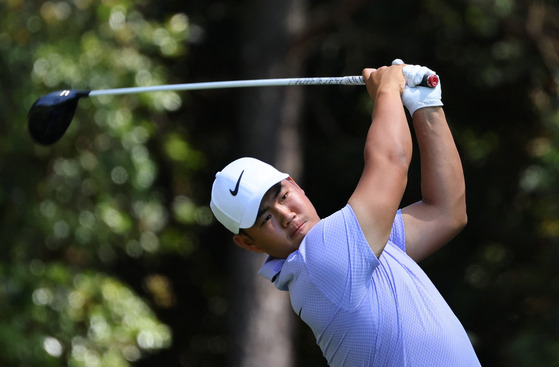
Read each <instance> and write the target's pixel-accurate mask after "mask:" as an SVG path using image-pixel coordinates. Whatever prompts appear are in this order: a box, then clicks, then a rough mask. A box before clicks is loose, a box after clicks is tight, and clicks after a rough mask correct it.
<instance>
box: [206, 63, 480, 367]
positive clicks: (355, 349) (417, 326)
mask: <svg viewBox="0 0 559 367" xmlns="http://www.w3.org/2000/svg"><path fill="white" fill-rule="evenodd" d="M393 64H395V65H392V66H390V67H381V68H379V69H364V70H363V78H364V80H365V83H366V87H367V91H368V93H369V96H370V97H371V99H372V100H373V101H374V107H373V112H372V123H371V126H370V128H369V131H368V134H367V139H366V143H365V149H364V161H365V164H364V168H363V173H362V176H361V178H360V180H359V182H358V184H357V187H356V188H355V191H354V192H353V194H352V195H351V197H350V198H349V200H348V204H347V205H346V206H345V207H344V208H343V209H341V210H339V211H338V212H336V213H334V214H332V215H331V216H329V217H327V218H324V219H321V218H319V216H318V214H317V212H316V210H315V209H314V206H313V205H312V203H311V202H310V200H309V199H308V198H307V196H306V195H305V193H304V191H303V190H302V189H301V188H300V187H299V186H298V185H297V184H296V183H295V182H294V181H293V180H292V179H291V178H290V177H289V176H288V175H287V174H284V173H281V172H279V171H277V170H276V169H275V168H273V167H271V166H269V165H267V164H265V163H263V162H261V161H258V160H255V159H253V158H241V159H239V160H236V161H234V162H232V163H230V164H229V165H228V166H227V167H225V168H224V169H223V170H222V171H221V172H218V173H217V175H216V179H215V181H214V184H213V188H212V199H211V203H210V206H211V208H212V211H213V213H214V214H215V216H216V218H217V219H218V220H219V221H220V222H221V223H222V224H223V225H224V226H225V227H226V228H228V229H229V230H230V231H231V232H233V233H234V235H233V240H234V242H235V243H236V244H237V245H238V246H240V247H242V248H245V249H247V250H250V251H253V252H265V253H267V254H269V258H268V260H267V261H266V263H265V264H264V265H263V267H262V269H261V270H260V274H261V275H263V276H264V277H266V278H268V279H269V280H271V281H272V282H274V284H275V286H276V287H277V288H278V289H280V290H286V291H289V293H290V298H291V304H292V307H293V309H294V310H295V312H296V313H297V314H298V315H299V317H300V318H301V319H302V320H303V321H304V322H305V323H306V324H308V325H309V326H310V327H311V329H312V330H313V332H314V335H315V337H316V340H317V344H318V345H319V346H320V348H321V349H322V352H323V355H324V357H325V358H326V359H327V361H328V363H329V365H331V366H351V367H354V366H429V367H433V366H437V367H442V366H448V367H459V366H464V367H472V366H479V365H480V364H479V361H478V359H477V357H476V354H475V352H474V349H473V347H472V345H471V343H470V341H469V339H468V336H467V334H466V332H465V330H464V328H463V327H462V325H461V323H460V321H459V320H458V319H457V318H456V316H455V315H454V313H453V312H452V310H451V309H450V307H449V306H448V304H447V303H446V302H445V300H444V299H443V297H442V296H441V295H440V293H439V292H438V291H437V289H436V288H435V286H434V285H433V284H432V282H431V281H430V280H429V278H428V277H427V275H426V274H425V273H424V272H423V271H422V270H421V268H420V267H419V266H418V265H417V262H418V261H420V260H421V259H423V258H425V257H427V256H429V255H430V254H431V253H433V252H434V251H436V250H437V249H439V248H440V247H441V246H443V245H444V244H446V243H447V242H448V241H449V240H450V239H452V238H453V237H454V236H455V235H456V234H457V233H459V232H460V231H461V230H462V228H463V227H464V226H465V225H466V221H467V217H466V204H465V184H464V176H463V172H462V166H461V162H460V157H459V155H458V152H457V149H456V146H455V144H454V140H453V138H452V134H451V132H450V129H449V127H448V124H447V122H446V118H445V114H444V112H443V109H442V101H441V89H440V84H439V85H438V86H437V87H436V88H427V87H421V86H418V85H419V83H420V81H421V79H422V77H423V75H424V74H425V73H428V72H431V71H430V70H429V69H427V68H425V67H421V66H413V65H405V66H404V65H401V64H402V63H401V61H400V62H399V61H396V60H395V62H394V63H393ZM402 102H403V103H402ZM404 106H405V107H406V108H407V109H408V111H409V113H410V115H411V116H412V118H413V127H414V129H415V133H416V136H417V140H418V144H419V149H420V156H421V192H422V200H421V201H419V202H417V203H414V204H412V205H410V206H407V207H405V208H403V209H401V210H399V209H398V207H399V204H400V201H401V199H402V195H403V194H404V190H405V188H406V185H407V174H408V168H409V165H410V161H411V156H412V137H411V133H410V129H409V126H408V123H407V119H406V115H405V110H404Z"/></svg>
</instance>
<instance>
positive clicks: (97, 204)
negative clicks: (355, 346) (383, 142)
mask: <svg viewBox="0 0 559 367" xmlns="http://www.w3.org/2000/svg"><path fill="white" fill-rule="evenodd" d="M558 20H559V5H558V4H557V2H556V1H552V0H540V1H526V0H521V1H513V0H444V1H443V0H396V1H390V2H381V1H365V0H342V1H329V0H326V1H324V0H322V1H316V0H307V1H303V0H300V1H297V0H284V1H273V0H258V1H256V0H252V1H250V0H245V1H239V0H235V1H233V0H205V1H201V0H189V1H177V0H158V1H151V0H139V1H133V0H52V1H31V0H27V1H23V0H2V1H0V70H1V75H2V77H1V85H2V88H1V89H0V112H1V113H0V120H1V122H0V160H1V164H0V180H1V181H0V182H1V184H0V218H1V222H0V239H1V247H2V250H1V251H0V366H87V367H90V366H142V367H148V366H264V365H265V366H267V367H276V366H286V367H288V366H325V365H326V364H325V360H324V359H323V357H322V356H321V353H320V350H319V348H318V347H317V346H316V344H315V341H314V338H313V336H312V333H311V332H310V330H309V329H308V328H307V327H306V325H304V324H303V323H302V322H301V321H300V320H299V319H298V318H297V317H296V315H295V313H294V312H293V311H292V309H291V307H290V305H289V302H288V299H287V298H286V294H284V293H282V292H279V291H277V290H275V288H274V287H273V286H272V285H271V284H269V283H267V282H266V281H264V280H263V278H262V279H261V278H260V277H259V276H258V275H257V274H256V272H257V270H258V268H259V267H260V265H261V264H262V263H263V261H264V259H265V258H264V257H262V256H257V255H255V254H252V253H248V252H247V253H244V252H242V251H240V250H237V249H236V247H235V246H234V245H233V244H232V242H231V238H230V237H231V236H230V234H229V233H227V232H226V230H224V229H222V227H221V226H220V225H218V224H217V223H216V222H215V220H214V219H213V216H212V214H211V212H210V210H209V196H210V188H211V183H212V182H213V177H214V174H215V172H216V171H218V170H220V169H221V168H222V167H223V166H224V165H225V164H227V163H228V162H229V161H231V160H233V159H235V158H238V157H241V156H244V155H252V156H256V157H258V158H260V159H264V160H266V161H268V162H270V163H273V164H276V165H277V166H278V167H279V168H280V169H283V170H287V171H288V172H290V173H291V174H292V176H293V177H295V179H296V180H297V181H298V182H299V183H300V184H301V186H302V187H303V189H305V191H306V193H307V195H308V196H309V197H310V198H311V200H313V202H314V203H315V204H316V207H317V209H318V212H319V214H320V215H322V216H326V215H328V214H330V213H331V212H333V211H335V210H337V209H339V208H340V207H341V206H342V205H344V203H345V202H346V201H347V199H348V198H349V195H350V194H351V192H352V189H353V188H354V187H355V184H356V182H357V180H358V178H359V174H360V171H361V168H362V147H363V144H364V140H365V133H366V131H367V129H368V126H369V122H370V112H371V109H372V104H371V103H370V102H369V99H368V96H367V93H366V91H365V88H364V87H359V86H357V87H355V86H351V87H350V86H308V87H277V88H253V89H229V90H227V89H222V90H207V91H197V92H158V93H147V94H137V95H127V96H105V97H92V98H86V99H83V100H82V101H81V102H80V104H79V106H78V109H77V111H76V116H75V118H74V120H73V123H72V125H71V126H70V127H69V129H68V132H67V133H66V135H65V136H64V137H63V138H62V139H61V140H60V141H59V142H58V143H56V144H54V145H52V146H41V145H38V144H36V143H34V142H33V141H32V140H31V138H30V137H29V135H28V133H27V126H26V115H27V111H28V110H29V107H30V106H31V105H32V103H33V102H34V101H35V100H36V99H37V98H39V97H40V96H42V95H44V94H46V93H49V92H52V91H55V90H60V89H67V88H73V89H106V88H120V87H132V86H146V85H158V84H168V83H187V82H202V81H220V80H236V79H250V78H282V77H312V76H344V75H360V73H361V70H362V69H363V68H364V67H378V66H381V65H387V64H390V63H391V61H392V60H393V59H395V58H401V59H403V60H404V61H406V62H408V63H412V64H422V65H426V66H428V67H430V68H431V69H433V70H435V71H436V72H437V73H438V74H439V75H440V76H441V83H442V88H443V102H444V103H445V111H446V114H447V118H448V120H449V123H450V125H451V128H452V130H453V132H454V136H455V139H456V142H457V145H458V147H459V150H460V153H461V156H462V159H463V164H464V170H465V174H466V181H467V201H468V214H469V224H468V227H467V228H466V229H465V230H464V231H463V232H462V233H461V234H460V235H459V236H458V237H457V238H455V239H454V240H453V241H452V242H451V243H450V244H449V245H447V246H446V247H445V248H444V249H442V250H441V251H439V252H438V253H437V254H435V255H433V256H432V257H430V258H429V259H427V260H425V261H424V262H422V263H421V266H422V267H423V268H424V269H425V271H426V272H427V273H428V275H429V276H430V277H431V279H432V280H433V282H434V283H435V285H436V286H437V287H438V288H439V290H440V291H441V293H442V294H443V296H444V297H445V298H446V299H447V301H448V303H449V304H450V305H451V307H452V309H453V310H454V311H455V313H456V314H457V316H458V318H459V319H460V320H461V321H462V323H463V325H464V327H465V328H466V330H467V331H468V334H469V335H470V337H471V340H472V342H473V344H474V346H475V349H476V351H477V353H478V356H479V358H480V360H481V362H482V365H483V366H489V367H498V366H559V297H558V296H559V273H558V271H557V265H556V264H557V258H558V255H559V241H558V239H559V190H558V189H557V188H558V177H559V175H558V173H559V149H558V147H559V144H558V140H559V113H558V111H559V110H558V107H559V99H558V84H557V82H558V79H559V21H558ZM416 152H417V150H416ZM418 183H419V162H418V160H417V155H416V157H415V159H414V162H413V165H412V168H411V171H410V180H409V187H408V190H407V192H406V195H405V197H404V200H403V203H402V205H406V204H409V203H411V202H413V201H416V200H418V199H419V185H418Z"/></svg>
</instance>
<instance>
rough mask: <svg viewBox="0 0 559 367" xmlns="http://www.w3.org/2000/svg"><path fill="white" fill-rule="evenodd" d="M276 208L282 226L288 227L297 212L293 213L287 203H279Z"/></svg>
mask: <svg viewBox="0 0 559 367" xmlns="http://www.w3.org/2000/svg"><path fill="white" fill-rule="evenodd" d="M276 210H277V215H278V218H279V220H280V223H281V225H282V227H284V228H287V227H288V226H289V224H290V223H291V222H292V221H293V219H294V218H295V213H293V212H292V211H291V209H290V208H288V207H286V206H285V205H278V207H277V208H276Z"/></svg>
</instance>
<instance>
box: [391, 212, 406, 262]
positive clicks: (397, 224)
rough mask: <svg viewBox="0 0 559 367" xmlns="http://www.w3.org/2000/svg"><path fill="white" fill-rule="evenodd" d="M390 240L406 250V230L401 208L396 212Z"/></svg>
mask: <svg viewBox="0 0 559 367" xmlns="http://www.w3.org/2000/svg"><path fill="white" fill-rule="evenodd" d="M388 241H390V242H392V243H393V244H394V245H396V246H397V247H399V248H400V249H401V250H402V251H404V252H406V232H405V230H404V220H403V219H402V210H401V209H400V210H398V212H397V213H396V217H395V218H394V224H393V225H392V231H391V232H390V237H389V238H388Z"/></svg>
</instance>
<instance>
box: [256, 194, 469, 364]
mask: <svg viewBox="0 0 559 367" xmlns="http://www.w3.org/2000/svg"><path fill="white" fill-rule="evenodd" d="M259 273H260V274H261V275H263V276H264V277H266V278H267V279H269V280H270V281H273V282H274V284H275V286H276V287H277V288H278V289H280V290H283V291H289V294H290V298H291V305H292V307H293V310H294V311H295V313H297V314H298V315H299V317H301V319H302V320H303V321H304V322H305V323H306V324H307V325H309V326H310V327H311V329H312V331H313V333H314V335H315V337H316V341H317V344H318V345H319V346H320V348H321V350H322V353H323V355H324V357H325V358H326V360H327V361H328V364H329V365H330V366H348V367H349V366H351V367H357V366H414V367H416V366H418V367H419V366H425V367H433V366H437V367H445V366H448V367H461V366H463V367H474V366H480V363H479V361H478V359H477V356H476V354H475V352H474V349H473V347H472V344H471V342H470V340H469V338H468V336H467V334H466V331H465V330H464V327H463V326H462V324H461V323H460V321H459V320H458V318H457V317H456V316H455V315H454V313H453V312H452V310H451V309H450V307H449V306H448V304H447V303H446V301H445V300H444V299H443V297H442V296H441V294H440V293H439V291H438V290H437V289H436V288H435V286H434V285H433V283H432V282H431V280H430V279H429V278H428V277H427V275H426V274H425V272H423V270H422V269H421V268H420V267H419V266H418V265H417V263H415V261H413V260H412V259H411V258H410V257H409V256H407V255H406V253H405V236H404V224H403V220H402V215H401V212H398V213H397V215H396V218H395V220H394V225H393V228H392V232H391V235H390V239H389V241H388V243H387V245H386V247H385V249H384V251H383V253H382V255H381V256H380V258H378V259H377V258H376V256H375V255H374V253H373V252H372V250H371V248H370V247H369V245H368V243H367V241H366V239H365V237H364V235H363V232H362V231H361V228H360V226H359V223H358V221H357V218H356V217H355V214H354V212H353V210H352V209H351V207H350V206H349V205H346V206H345V207H344V208H343V209H342V210H340V211H338V212H336V213H334V214H333V215H331V216H330V217H328V218H325V219H323V220H321V221H320V222H319V223H318V224H317V225H315V226H314V227H313V228H312V229H311V230H310V231H309V233H308V234H307V236H306V237H305V238H304V239H303V242H302V243H301V245H300V247H299V249H298V250H297V251H295V252H293V253H292V254H290V255H289V257H288V258H287V259H273V258H269V259H268V260H267V261H266V263H265V264H264V265H263V266H262V268H261V269H260V272H259Z"/></svg>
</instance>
